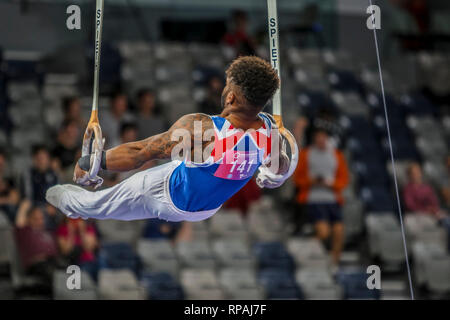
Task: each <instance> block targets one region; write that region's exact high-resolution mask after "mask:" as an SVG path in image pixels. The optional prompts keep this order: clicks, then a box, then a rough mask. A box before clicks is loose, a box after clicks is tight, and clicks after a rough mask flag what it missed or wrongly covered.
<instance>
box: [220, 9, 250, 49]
mask: <svg viewBox="0 0 450 320" xmlns="http://www.w3.org/2000/svg"><path fill="white" fill-rule="evenodd" d="M223 42H224V44H225V45H227V46H229V47H231V48H233V49H234V51H235V52H236V56H237V57H239V56H248V55H255V53H256V48H255V47H256V46H255V42H254V40H253V39H252V37H251V36H250V35H249V34H248V15H247V13H246V12H245V11H242V10H235V11H233V13H232V28H231V30H230V31H229V32H227V33H226V34H225V36H224V38H223Z"/></svg>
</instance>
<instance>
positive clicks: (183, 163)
mask: <svg viewBox="0 0 450 320" xmlns="http://www.w3.org/2000/svg"><path fill="white" fill-rule="evenodd" d="M226 76H227V82H226V86H225V88H224V90H223V94H222V107H223V111H222V113H221V114H220V115H218V116H209V115H206V114H201V113H195V114H188V115H185V116H183V117H181V118H180V119H179V120H178V121H176V122H175V123H174V124H173V125H172V127H171V128H170V129H169V130H168V131H166V132H163V133H161V134H158V135H155V136H152V137H149V138H147V139H145V140H142V141H137V142H131V143H126V144H122V145H119V146H117V147H115V148H112V149H110V150H107V151H103V153H101V157H102V158H101V168H102V169H103V170H111V171H118V172H123V171H130V170H134V169H138V168H140V167H141V166H142V165H143V164H145V163H146V162H147V161H150V160H155V159H171V161H170V162H168V163H165V164H163V165H160V166H157V167H154V168H151V169H148V170H145V171H141V172H138V173H137V174H135V175H133V176H131V177H130V178H128V179H126V180H124V181H122V182H121V183H119V184H117V185H115V186H113V187H111V188H107V189H104V190H100V191H87V190H85V189H83V188H81V187H78V186H75V185H57V186H54V187H52V188H50V189H49V190H48V191H47V195H46V199H47V201H48V202H49V203H51V204H52V205H53V206H55V207H57V208H58V209H59V210H61V211H62V212H63V213H64V214H65V215H67V216H68V217H70V218H79V217H81V218H83V219H88V218H94V219H115V220H125V221H129V220H138V219H150V218H159V219H163V220H167V221H173V222H177V221H201V220H205V219H208V218H209V217H211V216H212V215H213V214H214V213H216V212H217V211H218V210H219V209H220V207H221V206H222V204H223V203H224V202H225V201H226V200H228V199H229V198H230V197H231V196H233V194H235V193H236V192H237V191H239V190H240V189H241V188H242V187H243V186H244V185H245V184H246V183H247V182H248V181H249V180H250V179H251V178H252V176H253V175H254V173H255V172H256V170H259V172H258V175H257V183H258V185H259V186H260V187H262V188H263V187H266V188H276V187H279V186H280V185H282V184H283V182H284V181H285V180H286V179H287V178H289V176H288V168H289V157H288V156H287V154H286V152H285V150H284V148H283V147H282V145H283V143H281V142H282V140H283V137H282V136H281V135H279V134H278V130H276V129H277V128H276V124H275V121H274V120H273V118H272V117H271V116H270V115H269V114H267V113H263V112H262V110H263V109H264V107H265V105H266V104H267V103H268V102H269V100H270V99H272V97H273V95H274V94H275V92H276V91H277V90H278V88H279V86H280V79H279V77H278V75H277V72H276V70H274V69H273V68H272V66H271V65H270V64H269V63H268V62H266V61H265V60H263V59H260V58H258V57H241V58H238V59H236V60H235V61H234V62H233V63H232V64H231V65H230V67H229V68H228V69H227V71H226ZM180 138H181V139H180ZM180 140H181V141H180ZM180 150H181V152H182V153H183V157H182V158H178V159H175V158H176V157H174V155H176V154H179V153H180V152H179V151H180ZM92 157H93V155H91V156H85V157H81V158H80V159H79V161H78V163H77V165H76V168H75V171H74V182H76V183H78V184H81V185H84V186H89V185H91V186H92V185H95V183H98V180H97V181H95V182H93V181H90V180H89V178H88V171H89V169H90V166H91V164H92V163H93V159H92ZM274 163H275V164H277V165H274ZM100 183H101V182H100ZM97 186H98V185H97Z"/></svg>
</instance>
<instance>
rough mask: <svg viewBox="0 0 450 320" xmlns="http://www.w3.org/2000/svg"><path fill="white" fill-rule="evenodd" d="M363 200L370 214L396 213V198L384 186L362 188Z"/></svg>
mask: <svg viewBox="0 0 450 320" xmlns="http://www.w3.org/2000/svg"><path fill="white" fill-rule="evenodd" d="M361 198H362V200H363V202H364V204H365V206H366V211H370V212H391V211H395V209H396V207H395V205H394V200H395V196H394V194H392V193H390V192H389V189H387V188H386V187H383V186H364V187H363V188H361Z"/></svg>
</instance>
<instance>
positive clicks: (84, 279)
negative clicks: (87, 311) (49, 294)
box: [53, 270, 97, 300]
mask: <svg viewBox="0 0 450 320" xmlns="http://www.w3.org/2000/svg"><path fill="white" fill-rule="evenodd" d="M69 276H70V274H67V273H66V272H64V271H62V270H58V271H55V272H54V273H53V297H54V299H55V300H96V299H97V289H96V286H95V283H94V282H93V280H92V279H91V277H90V276H89V274H88V273H86V272H84V271H81V279H80V280H81V281H80V286H81V288H80V289H72V290H70V289H68V288H67V279H68V277H69Z"/></svg>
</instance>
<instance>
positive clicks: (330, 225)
mask: <svg viewBox="0 0 450 320" xmlns="http://www.w3.org/2000/svg"><path fill="white" fill-rule="evenodd" d="M348 180H349V172H348V168H347V164H346V160H345V158H344V155H343V154H342V152H341V151H339V150H338V149H336V148H335V147H334V146H333V144H332V143H331V142H330V139H329V135H328V133H327V132H326V131H324V130H323V129H316V130H315V131H314V134H313V144H312V145H311V146H309V147H307V148H305V149H303V150H302V151H301V152H300V155H299V166H298V167H297V170H296V172H295V173H294V182H295V184H296V187H297V188H298V194H297V197H296V200H297V202H299V203H300V204H302V205H304V206H305V208H306V211H307V213H308V216H309V217H310V219H311V220H312V222H313V223H314V228H315V231H316V235H317V237H318V238H319V239H321V240H323V241H326V240H328V239H331V255H332V259H333V262H334V263H335V264H336V265H337V264H338V263H339V258H340V254H341V251H342V247H343V241H344V226H343V223H342V213H341V205H342V203H343V198H342V194H341V193H342V191H343V189H344V188H345V187H346V186H347V184H348Z"/></svg>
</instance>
